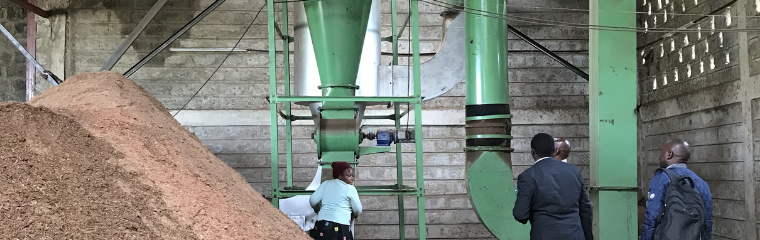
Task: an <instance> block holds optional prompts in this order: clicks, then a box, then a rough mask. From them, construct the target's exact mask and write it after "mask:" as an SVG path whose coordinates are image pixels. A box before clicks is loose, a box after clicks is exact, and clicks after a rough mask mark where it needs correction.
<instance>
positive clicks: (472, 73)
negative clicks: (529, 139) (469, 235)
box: [452, 0, 530, 240]
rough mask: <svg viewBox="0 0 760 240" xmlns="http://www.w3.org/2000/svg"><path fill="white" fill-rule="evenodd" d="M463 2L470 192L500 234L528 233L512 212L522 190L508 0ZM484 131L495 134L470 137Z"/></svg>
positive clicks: (515, 238)
mask: <svg viewBox="0 0 760 240" xmlns="http://www.w3.org/2000/svg"><path fill="white" fill-rule="evenodd" d="M452 2H456V1H452ZM464 4H465V8H467V9H471V12H468V13H465V25H466V28H465V33H466V42H465V44H466V45H467V47H466V52H467V54H466V55H467V57H466V59H465V63H466V71H467V74H466V89H467V94H466V104H467V107H466V116H467V128H466V131H467V136H468V139H467V141H466V142H467V148H466V149H465V150H466V151H467V153H466V166H465V169H466V171H467V187H468V194H469V195H470V199H471V200H472V204H473V207H474V208H475V211H476V212H477V214H478V217H479V218H480V220H481V221H482V222H483V224H484V225H485V226H486V228H488V230H489V231H490V232H491V233H492V234H493V235H494V236H495V237H496V238H498V239H501V240H507V239H509V240H522V239H528V238H530V236H529V232H530V227H529V226H527V225H523V224H520V223H519V222H517V221H515V220H514V219H512V218H511V213H512V208H513V207H514V201H515V199H516V197H517V196H516V193H515V190H514V189H515V188H514V182H513V172H512V162H511V154H510V152H511V151H512V150H511V148H510V138H511V137H509V135H510V131H509V126H510V125H511V123H510V121H509V118H510V115H509V87H508V85H509V82H508V76H509V73H508V70H509V69H508V67H507V47H508V46H507V31H508V30H507V21H506V20H504V16H506V14H507V7H506V0H467V1H465V3H464ZM472 11H477V12H481V11H482V12H488V13H489V14H487V15H488V16H484V15H483V14H482V13H474V12H472ZM492 15H493V16H492ZM483 117H487V119H486V120H483ZM495 126H499V127H495ZM482 135H491V136H493V138H488V139H478V138H472V139H469V137H478V136H482Z"/></svg>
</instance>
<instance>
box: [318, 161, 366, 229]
mask: <svg viewBox="0 0 760 240" xmlns="http://www.w3.org/2000/svg"><path fill="white" fill-rule="evenodd" d="M331 166H332V169H333V178H334V179H333V180H328V181H325V182H323V183H322V184H321V185H320V186H319V188H317V190H316V191H315V192H314V194H312V195H311V198H309V203H310V204H311V207H312V208H314V211H315V212H317V223H316V224H315V225H314V230H312V231H311V237H312V238H314V239H316V240H353V234H352V233H351V228H350V227H349V225H350V224H351V219H352V218H356V217H358V216H359V214H360V213H361V212H362V203H361V202H360V201H359V193H357V192H356V188H355V187H354V186H353V185H351V184H353V183H354V169H353V168H351V166H350V165H349V164H348V163H346V162H334V163H332V165H331Z"/></svg>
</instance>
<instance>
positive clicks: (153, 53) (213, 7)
mask: <svg viewBox="0 0 760 240" xmlns="http://www.w3.org/2000/svg"><path fill="white" fill-rule="evenodd" d="M225 1H226V0H216V1H215V2H214V3H212V4H211V5H209V6H208V7H207V8H206V9H204V10H203V12H201V13H200V14H198V16H195V18H193V20H191V21H190V22H188V23H187V24H185V26H183V27H182V28H181V29H179V31H177V32H176V33H174V34H173V35H172V36H171V37H169V39H166V41H164V42H163V43H161V45H159V46H158V47H157V48H156V49H153V51H151V52H150V53H149V54H148V55H147V56H145V57H143V58H142V59H140V61H139V62H137V63H136V64H135V65H134V66H132V67H131V68H129V70H127V72H125V73H124V76H125V77H130V76H132V74H134V73H135V72H137V70H140V68H142V67H143V66H145V64H147V63H148V62H149V61H150V60H151V59H153V58H154V57H156V55H158V53H160V52H161V51H163V50H164V49H165V48H167V47H169V45H171V44H172V43H173V42H174V41H176V40H177V39H178V38H179V37H180V36H182V34H185V32H187V31H188V30H190V28H192V27H193V26H195V24H198V22H200V21H201V20H203V19H204V18H206V16H208V15H209V14H210V13H211V12H213V11H214V10H216V8H217V7H219V5H222V3H224V2H225Z"/></svg>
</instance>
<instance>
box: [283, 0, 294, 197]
mask: <svg viewBox="0 0 760 240" xmlns="http://www.w3.org/2000/svg"><path fill="white" fill-rule="evenodd" d="M282 29H283V31H285V36H286V37H285V39H282V52H283V54H282V55H283V58H282V68H283V71H284V75H285V92H284V94H285V96H290V42H289V41H288V38H289V35H288V34H289V33H288V3H282ZM292 104H293V103H292V102H288V103H287V104H286V105H285V114H286V115H287V116H290V113H291V106H292ZM292 130H293V129H292V124H291V121H285V154H286V160H285V161H286V165H287V172H286V175H288V176H287V181H288V187H292V186H293V134H292V132H293V131H292Z"/></svg>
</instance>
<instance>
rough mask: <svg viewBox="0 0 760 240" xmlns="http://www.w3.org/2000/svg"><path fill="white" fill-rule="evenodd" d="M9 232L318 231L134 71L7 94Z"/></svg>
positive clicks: (173, 234)
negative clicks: (295, 218)
mask: <svg viewBox="0 0 760 240" xmlns="http://www.w3.org/2000/svg"><path fill="white" fill-rule="evenodd" d="M0 171H1V172H0V216H1V217H0V239H15V238H21V239H23V238H30V239H288V240H290V239H309V237H308V236H307V235H305V234H304V233H303V232H302V231H301V229H300V228H299V227H298V226H297V225H296V224H295V223H294V222H292V221H291V220H290V219H289V218H288V217H287V216H285V215H284V214H283V213H281V212H280V211H279V210H277V209H275V208H274V207H272V205H271V204H270V203H269V202H267V201H266V200H265V199H264V198H262V197H261V195H260V194H258V193H256V192H255V191H254V190H253V189H252V188H251V187H250V186H249V185H248V184H247V183H246V181H245V180H244V179H243V178H242V177H241V176H240V175H239V174H237V173H236V172H235V171H234V170H233V169H231V168H230V167H229V166H227V165H226V164H224V163H223V162H222V161H220V160H219V159H218V158H216V157H215V156H214V155H213V154H212V153H211V152H210V151H209V150H208V148H207V147H206V146H205V145H203V143H202V142H201V141H200V140H199V139H198V138H197V137H196V136H195V135H193V134H192V133H190V132H189V131H187V130H186V129H185V128H183V127H182V126H180V125H179V123H177V121H176V120H174V118H173V117H172V116H171V115H170V114H169V113H168V112H167V111H166V110H165V108H164V107H163V106H162V105H161V104H160V103H159V102H158V101H157V100H156V99H155V98H154V97H152V96H151V95H150V94H148V93H147V92H145V91H144V90H143V89H142V88H141V87H139V86H137V85H136V84H135V83H134V82H132V81H130V80H128V79H126V78H124V77H123V76H122V75H121V74H118V73H113V72H104V73H90V74H81V75H77V76H74V77H72V78H70V79H68V80H67V81H65V82H64V83H63V84H61V85H60V86H58V87H54V88H51V89H49V90H47V91H45V92H44V94H42V95H40V96H38V97H36V98H35V99H34V100H33V101H32V102H31V103H30V105H27V104H21V103H3V104H0Z"/></svg>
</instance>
